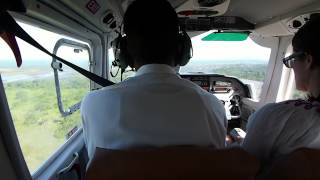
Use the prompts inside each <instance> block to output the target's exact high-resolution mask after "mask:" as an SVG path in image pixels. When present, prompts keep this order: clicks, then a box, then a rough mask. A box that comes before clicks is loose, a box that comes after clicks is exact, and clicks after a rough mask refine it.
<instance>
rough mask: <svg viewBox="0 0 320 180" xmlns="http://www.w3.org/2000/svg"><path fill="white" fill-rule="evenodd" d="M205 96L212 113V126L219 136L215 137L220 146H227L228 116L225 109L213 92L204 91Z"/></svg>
mask: <svg viewBox="0 0 320 180" xmlns="http://www.w3.org/2000/svg"><path fill="white" fill-rule="evenodd" d="M203 98H204V99H205V102H206V106H207V107H206V108H207V109H208V111H209V113H210V114H211V115H212V119H210V122H209V123H210V124H211V125H210V127H214V129H212V130H213V131H215V132H216V133H217V137H214V139H216V140H217V141H218V144H219V145H218V147H219V148H224V147H225V146H226V143H225V138H226V135H227V127H228V120H227V117H226V113H225V109H224V106H223V104H222V103H221V101H220V100H219V99H218V98H217V97H216V96H215V95H213V94H209V93H204V94H203Z"/></svg>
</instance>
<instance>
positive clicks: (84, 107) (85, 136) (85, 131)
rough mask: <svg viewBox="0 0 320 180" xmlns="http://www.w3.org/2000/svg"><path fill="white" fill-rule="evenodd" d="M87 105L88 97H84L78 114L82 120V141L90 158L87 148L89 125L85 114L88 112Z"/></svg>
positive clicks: (88, 148)
mask: <svg viewBox="0 0 320 180" xmlns="http://www.w3.org/2000/svg"><path fill="white" fill-rule="evenodd" d="M87 103H88V95H86V96H85V97H84V98H83V99H82V101H81V107H80V114H81V120H82V128H83V140H84V143H85V147H86V149H87V150H88V155H89V156H90V154H91V152H89V151H91V150H90V146H89V144H88V143H89V142H90V141H89V138H90V135H89V134H90V133H89V129H90V128H89V123H88V120H87V112H88V110H89V109H88V107H87Z"/></svg>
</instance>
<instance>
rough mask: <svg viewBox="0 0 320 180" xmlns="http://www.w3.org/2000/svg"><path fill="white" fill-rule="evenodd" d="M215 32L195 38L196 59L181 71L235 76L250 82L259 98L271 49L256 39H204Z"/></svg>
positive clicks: (193, 43)
mask: <svg viewBox="0 0 320 180" xmlns="http://www.w3.org/2000/svg"><path fill="white" fill-rule="evenodd" d="M211 33H212V31H209V32H206V33H204V34H201V35H198V36H195V37H193V38H192V45H193V58H192V59H191V60H190V62H189V63H188V64H187V65H186V66H183V67H181V68H180V71H179V72H180V74H188V73H204V74H220V75H225V76H232V77H236V78H238V79H240V80H241V81H242V82H244V83H245V84H250V85H251V88H252V90H253V96H254V98H259V96H260V93H261V88H262V85H263V81H264V79H265V76H266V70H267V66H268V62H269V58H270V53H271V49H270V48H265V47H262V46H260V45H258V44H256V43H255V42H253V41H252V40H251V39H250V37H248V38H247V39H246V40H244V41H204V40H202V39H203V38H205V37H206V36H208V35H210V34H211Z"/></svg>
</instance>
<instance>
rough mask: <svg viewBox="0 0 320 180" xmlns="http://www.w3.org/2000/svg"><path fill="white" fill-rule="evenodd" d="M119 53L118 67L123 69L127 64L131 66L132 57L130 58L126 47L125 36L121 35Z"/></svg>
mask: <svg viewBox="0 0 320 180" xmlns="http://www.w3.org/2000/svg"><path fill="white" fill-rule="evenodd" d="M119 43H120V45H119V46H120V55H119V61H120V68H121V69H122V70H125V69H126V68H127V67H128V66H130V67H131V68H133V59H132V58H131V56H130V54H129V52H128V49H127V37H126V36H124V37H121V39H120V41H119Z"/></svg>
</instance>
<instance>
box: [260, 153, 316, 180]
mask: <svg viewBox="0 0 320 180" xmlns="http://www.w3.org/2000/svg"><path fill="white" fill-rule="evenodd" d="M319 163H320V150H315V149H308V148H301V149H298V150H296V151H294V152H292V153H290V154H289V155H287V156H286V157H283V158H281V159H279V160H278V161H276V162H274V164H273V166H272V168H271V170H270V172H269V174H268V175H267V178H266V179H272V180H280V179H281V180H282V179H290V180H298V179H299V180H300V179H303V180H309V179H310V180H311V179H312V180H313V179H320V165H319Z"/></svg>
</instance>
